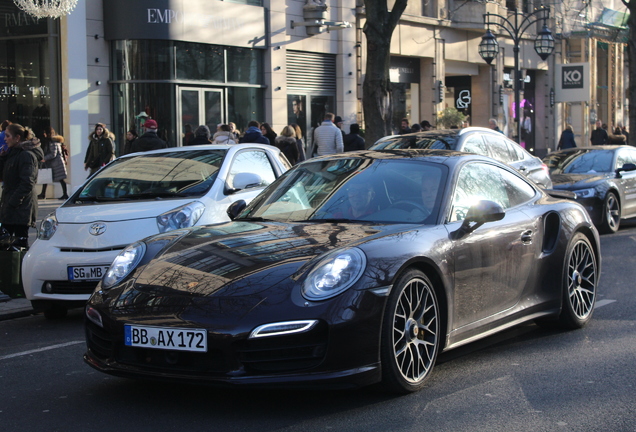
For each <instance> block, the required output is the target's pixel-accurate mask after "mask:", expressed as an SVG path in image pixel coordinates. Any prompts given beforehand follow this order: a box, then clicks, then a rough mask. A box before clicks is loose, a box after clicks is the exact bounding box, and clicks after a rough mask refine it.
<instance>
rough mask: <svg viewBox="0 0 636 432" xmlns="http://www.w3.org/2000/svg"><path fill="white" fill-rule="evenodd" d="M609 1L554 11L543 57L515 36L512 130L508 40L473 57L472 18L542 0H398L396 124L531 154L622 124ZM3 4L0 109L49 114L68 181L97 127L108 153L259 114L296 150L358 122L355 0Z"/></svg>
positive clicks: (615, 5)
mask: <svg viewBox="0 0 636 432" xmlns="http://www.w3.org/2000/svg"><path fill="white" fill-rule="evenodd" d="M535 3H536V4H535ZM578 3H581V4H582V7H584V8H587V9H585V11H584V12H585V13H586V14H587V16H586V18H585V20H584V22H583V21H581V22H582V23H583V24H581V26H582V27H581V26H579V27H581V28H579V27H577V26H576V25H575V24H572V22H573V21H572V19H574V20H576V18H572V19H571V17H569V15H568V14H570V15H571V14H572V11H576V10H577V9H576V8H577V7H578ZM619 3H620V1H619V0H616V1H610V0H607V1H601V2H598V5H596V6H594V7H593V6H589V5H592V4H594V2H576V1H571V2H564V3H561V2H557V4H555V5H552V6H551V12H552V14H551V19H550V20H549V22H548V23H547V24H548V26H549V27H550V28H552V29H553V33H554V34H555V36H556V37H557V49H556V50H555V52H554V53H553V54H552V55H551V56H550V57H549V58H548V59H547V60H545V61H543V60H541V59H540V58H539V56H538V55H537V54H536V53H535V52H534V45H533V44H534V39H535V38H536V32H537V30H538V29H539V28H540V27H537V26H538V25H537V26H533V27H531V28H530V29H529V30H528V31H527V32H526V34H525V35H524V38H523V39H522V41H521V43H520V53H521V55H520V58H521V62H520V67H519V69H520V76H519V78H520V79H522V81H523V90H522V103H521V108H520V110H519V111H520V113H519V119H520V121H522V122H523V123H522V124H523V128H522V136H521V137H517V136H516V131H517V129H516V127H515V126H514V121H513V119H514V117H515V113H514V110H513V107H514V104H513V100H514V99H513V90H512V89H513V82H514V81H513V80H514V75H515V74H514V61H513V45H512V42H511V40H510V38H509V37H508V36H507V35H506V34H505V33H504V32H501V31H499V30H497V29H495V28H491V30H492V31H493V32H496V34H497V38H498V41H499V46H500V53H499V55H498V57H497V58H496V60H495V61H494V62H493V64H492V65H488V64H486V63H485V62H484V61H483V60H482V59H481V57H480V56H479V53H478V46H479V43H480V42H481V37H482V36H483V34H484V32H485V29H486V27H485V25H484V19H483V14H485V13H491V14H499V15H502V16H508V17H510V16H514V13H515V11H516V13H518V14H519V15H520V16H523V14H527V13H530V12H531V11H533V10H536V9H535V8H536V7H539V6H540V2H539V0H536V1H533V0H524V1H505V0H495V1H490V2H483V1H455V0H430V1H427V2H409V3H408V6H407V9H406V11H405V13H404V14H403V16H402V19H401V20H400V22H399V24H398V26H397V28H396V30H395V32H394V34H393V38H392V44H391V67H390V80H391V82H392V104H393V111H394V123H395V128H396V131H397V128H398V127H399V123H400V120H401V119H402V118H407V119H409V122H410V123H411V124H412V123H419V122H420V121H421V120H428V121H430V122H431V123H432V124H435V123H436V118H437V114H438V112H440V111H441V110H443V109H444V108H446V107H455V108H457V109H458V110H460V111H462V112H464V113H465V114H467V115H468V116H469V122H470V124H471V125H473V126H487V125H488V120H489V119H490V118H496V119H498V121H499V124H500V126H501V128H502V129H503V130H504V132H505V133H506V134H507V135H508V136H510V137H512V138H515V139H517V140H518V141H519V142H520V143H521V144H522V145H524V146H525V147H526V148H527V149H529V150H530V151H532V152H534V153H535V154H537V155H543V154H545V153H547V152H548V151H549V150H553V149H554V148H555V147H556V143H557V141H558V135H559V134H560V131H561V130H562V128H563V126H564V124H565V123H566V122H567V123H572V124H573V125H574V126H575V132H576V134H577V136H578V139H579V140H580V141H581V143H583V142H585V141H586V140H587V139H589V138H587V135H586V134H588V135H589V133H590V132H591V131H590V121H591V119H592V117H593V116H594V115H595V116H596V117H597V118H603V119H604V120H605V119H608V120H609V122H610V123H616V122H620V121H622V122H623V123H624V122H625V120H626V119H627V118H628V116H627V113H626V111H625V110H626V108H627V106H626V104H625V103H624V96H625V91H626V88H627V85H626V80H625V75H626V73H625V67H626V66H625V61H626V59H625V55H624V54H623V52H624V41H623V40H621V39H617V38H615V39H612V37H611V35H612V34H613V33H612V32H611V31H612V28H614V27H611V25H610V26H609V27H610V30H609V31H608V32H607V33H603V32H602V31H601V30H599V29H601V28H605V27H602V26H601V24H604V23H606V22H610V20H609V18H608V17H609V16H610V15H611V14H607V13H606V15H607V16H606V17H605V18H603V13H604V11H605V10H609V11H620V10H623V11H624V7H622V8H621V7H620V4H619ZM586 5H587V6H586ZM0 14H2V16H0V27H2V33H1V35H0V39H1V40H0V53H1V54H2V55H1V58H0V62H1V64H0V71H2V76H1V77H0V79H1V80H2V82H1V83H0V114H1V116H2V117H3V119H4V118H6V119H9V120H11V121H14V122H19V123H23V124H25V125H29V126H32V127H33V128H34V129H38V128H40V125H41V124H44V123H47V122H49V123H50V124H51V125H52V126H53V127H54V128H55V129H56V130H57V131H58V132H59V133H61V134H62V135H64V137H65V140H66V143H67V145H68V147H69V150H70V153H71V158H70V162H69V179H68V180H67V181H68V182H69V183H71V185H72V188H75V187H77V186H79V185H80V184H81V183H82V182H83V181H84V180H85V178H86V176H87V175H88V173H87V172H86V171H85V170H84V164H83V161H84V155H85V153H86V150H87V147H88V143H89V139H88V137H89V135H90V133H91V132H92V131H93V127H94V125H95V123H97V122H101V123H105V124H106V125H107V127H108V128H109V129H110V130H111V131H112V132H113V133H114V135H115V144H116V149H117V152H118V154H119V150H120V149H121V148H122V146H123V142H124V140H125V133H126V131H127V130H129V129H136V130H140V129H141V127H142V125H143V123H144V122H145V120H146V119H147V118H153V119H155V120H156V121H157V122H158V124H159V131H160V134H161V136H162V137H163V138H164V139H165V140H166V141H167V142H168V143H169V145H171V146H179V145H183V144H186V143H187V141H188V140H189V137H190V136H191V133H192V130H194V129H196V127H197V126H198V125H200V124H206V125H208V126H209V127H210V129H211V130H212V131H214V130H215V129H216V125H217V124H218V123H227V122H234V123H235V124H236V125H237V127H238V129H239V130H244V129H245V127H246V125H247V122H249V121H250V120H258V121H261V122H262V121H266V122H268V123H270V124H271V125H272V127H273V128H274V130H275V131H277V132H279V131H280V130H281V129H282V128H283V127H284V126H285V125H287V124H289V123H297V124H299V126H300V127H301V129H302V130H303V132H304V135H305V138H306V141H307V142H308V144H311V140H312V130H313V128H314V127H316V126H317V125H318V124H319V123H320V122H321V121H322V118H323V115H324V113H325V112H334V113H335V114H337V115H339V116H341V117H342V118H343V121H344V129H345V131H348V127H349V125H350V124H352V123H360V124H361V126H362V127H364V122H365V119H364V115H363V113H362V108H361V107H362V104H361V100H362V97H363V95H362V82H363V80H364V69H365V64H366V60H367V59H366V41H365V38H364V33H363V31H362V29H363V26H364V24H365V10H364V6H363V3H362V0H341V1H335V0H327V1H326V2H325V1H323V0H230V1H221V0H187V1H186V0H134V1H132V0H86V1H80V2H78V4H77V7H76V8H75V10H74V11H73V12H72V13H71V14H70V15H68V16H67V17H64V18H62V19H59V20H52V19H40V20H37V19H34V18H31V17H29V16H28V15H26V14H24V13H23V12H21V11H20V10H18V9H17V8H16V7H15V5H14V4H13V2H12V0H0ZM511 14H513V15H511ZM576 16H577V17H578V13H577V15H576ZM586 23H587V24H594V23H597V25H596V27H594V26H591V27H589V26H588V27H586V25H585V24H586ZM611 23H613V24H616V23H615V22H614V21H612V22H611ZM611 23H610V24H611ZM618 27H620V26H618ZM594 28H596V30H594ZM608 34H609V35H610V36H608ZM559 36H561V37H559ZM563 63H566V64H567V63H589V67H590V70H591V71H592V73H590V78H589V80H590V82H589V92H588V94H587V95H585V96H584V97H583V99H585V100H580V101H561V100H559V98H558V97H557V94H559V96H560V93H559V92H558V91H557V90H558V88H557V81H558V79H557V78H558V77H557V76H556V75H555V71H556V66H558V65H560V64H563ZM458 126H459V125H458ZM367 144H371V143H367ZM49 190H50V193H51V195H50V196H53V194H54V193H59V191H52V190H51V189H49Z"/></svg>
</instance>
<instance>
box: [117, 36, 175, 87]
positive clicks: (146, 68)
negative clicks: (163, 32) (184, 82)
mask: <svg viewBox="0 0 636 432" xmlns="http://www.w3.org/2000/svg"><path fill="white" fill-rule="evenodd" d="M114 47H115V48H114V51H115V52H114V56H113V63H114V64H113V70H114V75H115V79H116V80H164V79H172V76H173V72H172V44H171V42H169V41H163V40H128V41H115V44H114Z"/></svg>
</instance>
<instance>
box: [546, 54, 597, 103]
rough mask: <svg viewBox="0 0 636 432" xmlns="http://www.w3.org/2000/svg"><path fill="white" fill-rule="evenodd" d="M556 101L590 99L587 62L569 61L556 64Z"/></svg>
mask: <svg viewBox="0 0 636 432" xmlns="http://www.w3.org/2000/svg"><path fill="white" fill-rule="evenodd" d="M556 69H557V70H556V77H557V81H558V82H557V83H556V86H555V87H556V88H555V101H556V102H589V101H590V65H589V63H569V64H561V65H556Z"/></svg>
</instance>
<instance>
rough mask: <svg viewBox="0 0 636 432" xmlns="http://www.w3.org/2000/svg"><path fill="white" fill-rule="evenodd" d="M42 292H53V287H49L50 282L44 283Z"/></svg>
mask: <svg viewBox="0 0 636 432" xmlns="http://www.w3.org/2000/svg"><path fill="white" fill-rule="evenodd" d="M42 292H45V293H47V294H51V293H52V292H53V285H51V282H45V283H44V289H43V290H42Z"/></svg>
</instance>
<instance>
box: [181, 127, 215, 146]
mask: <svg viewBox="0 0 636 432" xmlns="http://www.w3.org/2000/svg"><path fill="white" fill-rule="evenodd" d="M219 126H220V125H219ZM210 135H211V133H210V128H209V127H208V126H207V125H199V127H197V128H196V129H195V130H194V138H192V139H191V140H190V142H189V143H188V145H189V146H191V145H202V144H212V141H211V140H210Z"/></svg>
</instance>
